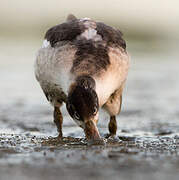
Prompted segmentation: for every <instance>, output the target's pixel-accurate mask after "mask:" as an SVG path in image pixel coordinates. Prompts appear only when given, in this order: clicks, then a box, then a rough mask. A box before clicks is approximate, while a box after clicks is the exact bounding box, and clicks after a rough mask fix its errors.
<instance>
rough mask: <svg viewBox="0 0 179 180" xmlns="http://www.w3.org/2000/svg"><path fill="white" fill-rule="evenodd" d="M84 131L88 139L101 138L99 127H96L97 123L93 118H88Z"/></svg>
mask: <svg viewBox="0 0 179 180" xmlns="http://www.w3.org/2000/svg"><path fill="white" fill-rule="evenodd" d="M84 132H85V135H86V138H87V139H88V140H94V141H95V140H100V139H101V137H100V135H99V132H98V128H97V127H96V123H94V122H93V121H91V120H88V121H86V122H85V128H84Z"/></svg>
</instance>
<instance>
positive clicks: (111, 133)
mask: <svg viewBox="0 0 179 180" xmlns="http://www.w3.org/2000/svg"><path fill="white" fill-rule="evenodd" d="M121 107H122V94H121V95H120V97H119V109H118V111H117V113H115V114H120V112H121ZM108 129H109V134H108V135H107V138H109V137H114V136H115V135H116V132H117V122H116V116H115V115H111V116H110V121H109V124H108Z"/></svg>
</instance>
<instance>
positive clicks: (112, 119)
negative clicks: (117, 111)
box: [108, 116, 117, 137]
mask: <svg viewBox="0 0 179 180" xmlns="http://www.w3.org/2000/svg"><path fill="white" fill-rule="evenodd" d="M108 129H109V137H110V136H115V135H116V131H117V122H116V116H111V117H110V122H109V124H108Z"/></svg>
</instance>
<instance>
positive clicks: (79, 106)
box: [66, 76, 99, 128]
mask: <svg viewBox="0 0 179 180" xmlns="http://www.w3.org/2000/svg"><path fill="white" fill-rule="evenodd" d="M66 107H67V110H68V112H69V114H70V116H71V117H72V118H73V119H74V120H75V121H76V122H77V124H78V125H80V126H81V127H82V128H85V122H87V121H93V122H96V121H97V120H98V110H99V103H98V96H97V94H96V91H95V81H94V79H93V78H91V77H90V76H80V77H78V78H77V79H76V81H75V83H74V84H72V85H71V87H70V90H69V94H68V98H67V103H66Z"/></svg>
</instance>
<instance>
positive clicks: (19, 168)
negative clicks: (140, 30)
mask: <svg viewBox="0 0 179 180" xmlns="http://www.w3.org/2000/svg"><path fill="white" fill-rule="evenodd" d="M4 44H5V45H4ZM4 44H3V45H0V46H1V47H0V49H1V54H0V81H1V83H0V92H1V93H0V99H1V100H0V179H2V180H6V179H8V180H9V179H12V178H13V179H18V180H21V179H22V180H35V179H39V180H41V179H43V180H46V179H65V180H66V179H67V180H68V179H99V180H102V179H125V180H128V179H132V180H133V179H134V180H140V179H141V180H143V179H145V180H153V179H162V180H168V179H171V180H175V179H176V180H178V178H179V94H178V92H179V78H178V70H179V63H178V59H177V57H178V54H177V53H175V52H171V51H163V53H159V54H158V53H156V54H155V53H154V54H152V55H149V54H150V53H149V52H148V55H146V53H140V51H139V50H138V51H136V50H133V49H132V47H131V56H132V64H131V70H130V73H129V77H128V82H127V86H126V89H125V92H124V95H123V100H124V101H123V107H122V112H121V114H120V115H119V116H118V118H117V119H118V127H119V128H118V133H117V136H116V138H115V139H108V140H106V145H103V146H102V145H99V146H88V145H87V142H86V141H85V139H84V134H83V131H82V130H81V129H80V128H79V127H77V126H76V124H75V123H74V122H73V120H72V119H71V118H70V117H69V116H68V114H67V112H66V110H65V108H63V114H64V128H63V132H64V136H65V138H64V139H63V141H57V140H56V139H55V138H54V137H55V136H56V135H57V132H56V128H55V125H54V124H53V118H52V107H51V106H50V105H49V104H48V102H47V101H46V99H45V97H44V95H43V93H42V91H41V89H40V87H39V85H38V84H37V82H36V81H35V78H34V75H33V61H34V57H35V55H33V53H34V52H35V51H36V49H37V48H38V47H39V44H38V43H35V42H31V41H28V40H27V41H26V44H24V41H23V40H19V41H9V42H6V43H4ZM139 49H140V48H139ZM132 50H133V51H132ZM137 52H138V53H137ZM108 120H109V117H108V115H107V114H105V112H102V111H101V112H100V120H99V131H100V133H101V135H102V137H103V138H104V136H105V134H106V133H107V132H108V130H107V123H108Z"/></svg>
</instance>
